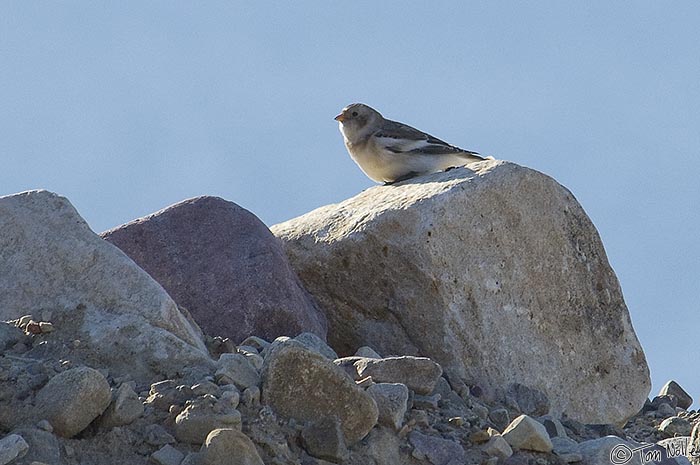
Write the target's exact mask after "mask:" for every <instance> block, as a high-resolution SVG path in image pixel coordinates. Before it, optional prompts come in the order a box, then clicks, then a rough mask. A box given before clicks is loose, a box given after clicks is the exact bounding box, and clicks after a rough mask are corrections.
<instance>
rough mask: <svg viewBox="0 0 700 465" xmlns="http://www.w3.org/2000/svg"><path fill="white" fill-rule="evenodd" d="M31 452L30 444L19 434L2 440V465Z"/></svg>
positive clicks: (0, 457) (0, 459)
mask: <svg viewBox="0 0 700 465" xmlns="http://www.w3.org/2000/svg"><path fill="white" fill-rule="evenodd" d="M28 450H29V444H27V442H26V441H25V440H24V438H23V437H22V436H20V435H19V434H10V435H8V436H5V437H4V438H2V439H0V464H2V465H5V464H8V463H10V462H12V461H13V460H15V459H16V458H18V457H23V456H24V455H25V454H26V453H27V451H28Z"/></svg>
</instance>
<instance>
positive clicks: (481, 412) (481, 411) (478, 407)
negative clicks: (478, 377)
mask: <svg viewBox="0 0 700 465" xmlns="http://www.w3.org/2000/svg"><path fill="white" fill-rule="evenodd" d="M470 408H471V411H472V412H474V414H475V415H476V416H478V417H479V418H481V419H482V420H486V419H487V418H488V416H489V408H488V407H486V406H485V405H482V404H480V403H478V402H476V401H475V402H472V406H471V407H470Z"/></svg>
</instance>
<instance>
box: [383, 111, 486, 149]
mask: <svg viewBox="0 0 700 465" xmlns="http://www.w3.org/2000/svg"><path fill="white" fill-rule="evenodd" d="M372 136H373V137H374V139H375V141H376V142H377V143H378V144H379V145H381V146H382V147H384V148H385V149H386V150H389V151H391V152H394V153H406V154H418V153H420V154H424V155H444V154H452V155H458V156H459V155H465V156H467V155H468V156H470V157H475V158H481V157H478V156H476V155H477V153H476V152H471V151H469V150H464V149H460V148H459V147H455V146H454V145H450V144H448V143H447V142H445V141H442V140H440V139H438V138H437V137H434V136H431V135H430V134H426V133H425V132H423V131H419V130H418V129H416V128H413V127H411V126H408V125H406V124H403V123H398V122H396V121H388V120H387V121H386V123H385V124H384V125H382V127H381V128H380V129H379V130H378V131H376V132H375V133H374V134H372Z"/></svg>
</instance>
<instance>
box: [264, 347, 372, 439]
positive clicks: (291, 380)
mask: <svg viewBox="0 0 700 465" xmlns="http://www.w3.org/2000/svg"><path fill="white" fill-rule="evenodd" d="M276 344H277V345H276V346H275V347H274V348H272V349H271V350H270V353H269V354H268V355H267V356H266V357H265V365H264V366H263V372H262V377H263V384H262V401H263V403H264V404H266V405H269V406H270V407H272V409H273V410H274V411H275V412H276V413H278V414H280V415H282V416H285V417H291V418H294V419H296V420H299V421H316V420H318V419H319V418H323V417H332V416H337V417H338V419H339V420H340V423H341V426H342V429H343V434H344V435H345V440H346V441H347V443H348V445H351V444H353V443H355V442H357V441H359V440H360V439H362V438H363V437H365V436H366V435H367V433H368V432H369V431H370V430H371V429H372V427H373V426H374V425H375V424H376V423H377V418H378V415H379V413H378V410H377V404H376V403H375V402H374V399H372V397H371V396H370V395H369V394H367V393H366V392H365V391H364V390H363V389H361V388H359V387H357V386H356V385H355V383H354V381H353V380H352V379H351V378H350V377H349V376H347V375H346V374H345V372H343V370H341V369H339V368H338V367H336V366H335V365H334V364H333V362H331V361H330V360H328V359H327V358H325V357H323V356H322V355H320V354H318V353H317V352H314V351H311V350H309V349H307V348H306V347H304V346H303V345H301V344H300V343H298V342H296V341H286V342H280V343H276Z"/></svg>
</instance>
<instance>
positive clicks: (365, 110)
mask: <svg viewBox="0 0 700 465" xmlns="http://www.w3.org/2000/svg"><path fill="white" fill-rule="evenodd" d="M382 119H383V118H382V115H381V114H380V113H379V112H378V111H377V110H375V109H374V108H371V107H369V106H367V105H365V104H363V103H353V104H351V105H348V106H347V107H345V108H343V110H342V111H341V112H340V114H339V115H338V116H336V117H335V120H336V121H338V123H339V125H340V130H341V132H342V133H343V135H344V136H345V137H346V138H347V139H348V140H349V141H350V142H355V141H356V140H358V139H361V138H363V137H366V136H367V135H369V134H370V133H371V132H374V130H376V126H377V125H378V123H379V122H380V121H381V120H382Z"/></svg>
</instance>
